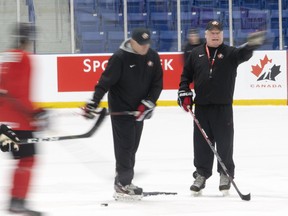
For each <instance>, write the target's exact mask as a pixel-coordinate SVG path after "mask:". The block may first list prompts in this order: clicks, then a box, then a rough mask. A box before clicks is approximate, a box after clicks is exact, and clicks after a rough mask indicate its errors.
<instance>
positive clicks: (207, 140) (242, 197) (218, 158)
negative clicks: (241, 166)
mask: <svg viewBox="0 0 288 216" xmlns="http://www.w3.org/2000/svg"><path fill="white" fill-rule="evenodd" d="M189 112H190V114H191V115H192V117H193V119H194V122H195V123H196V125H197V127H198V129H199V130H200V132H201V133H202V135H203V137H204V138H205V140H206V142H207V143H208V145H209V146H210V148H211V150H212V151H213V153H214V155H215V156H216V157H217V160H218V162H219V164H220V165H221V167H222V169H223V171H224V173H225V175H226V176H227V177H228V178H229V181H230V182H231V183H232V185H233V186H234V188H235V189H236V191H237V193H238V194H239V196H240V198H241V199H242V200H245V201H249V200H250V199H251V195H250V193H249V194H247V195H244V194H242V193H241V192H240V190H239V189H238V187H237V185H236V183H235V182H234V180H233V178H232V177H231V176H230V175H229V173H228V169H227V168H226V166H225V164H224V163H223V161H222V159H221V157H220V156H219V154H218V153H217V151H216V149H215V147H214V146H213V144H212V142H211V141H210V139H209V138H208V136H207V134H206V133H205V131H204V129H203V128H202V127H201V125H200V123H199V121H198V119H197V118H196V116H195V114H194V112H193V111H192V110H191V109H189Z"/></svg>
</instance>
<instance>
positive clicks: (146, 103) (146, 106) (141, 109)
mask: <svg viewBox="0 0 288 216" xmlns="http://www.w3.org/2000/svg"><path fill="white" fill-rule="evenodd" d="M154 108H155V104H154V103H153V102H152V101H150V100H141V104H140V105H139V106H138V108H137V111H138V114H137V115H136V121H143V120H145V119H150V118H151V117H152V112H153V110H154Z"/></svg>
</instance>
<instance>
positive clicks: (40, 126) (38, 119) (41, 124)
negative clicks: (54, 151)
mask: <svg viewBox="0 0 288 216" xmlns="http://www.w3.org/2000/svg"><path fill="white" fill-rule="evenodd" d="M32 115H33V118H34V122H33V124H34V125H35V126H36V127H37V130H44V129H46V128H48V126H49V113H48V111H47V110H46V109H43V108H38V109H35V110H34V111H33V114H32Z"/></svg>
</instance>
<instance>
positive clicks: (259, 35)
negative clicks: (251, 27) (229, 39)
mask: <svg viewBox="0 0 288 216" xmlns="http://www.w3.org/2000/svg"><path fill="white" fill-rule="evenodd" d="M265 35H266V31H258V32H253V33H251V34H249V35H248V38H247V43H248V45H249V46H260V45H262V44H263V43H264V40H265Z"/></svg>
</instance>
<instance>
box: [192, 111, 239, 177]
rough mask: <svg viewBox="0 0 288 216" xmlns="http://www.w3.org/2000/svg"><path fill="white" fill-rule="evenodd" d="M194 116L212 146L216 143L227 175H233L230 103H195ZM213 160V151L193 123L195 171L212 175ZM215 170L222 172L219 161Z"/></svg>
mask: <svg viewBox="0 0 288 216" xmlns="http://www.w3.org/2000/svg"><path fill="white" fill-rule="evenodd" d="M195 116H196V118H197V119H198V120H199V123H200V125H201V127H202V128H203V129H204V131H205V132H206V134H207V136H208V137H209V139H210V141H211V142H212V143H213V145H214V146H215V145H216V150H217V152H218V154H219V156H220V157H221V159H222V161H223V163H224V164H225V166H226V167H227V169H228V172H229V175H230V176H232V177H234V169H235V165H234V162H233V139H234V125H233V108H232V105H205V106H199V105H196V106H195ZM213 161H214V153H213V152H212V150H211V148H210V147H209V145H208V143H207V142H206V140H205V139H204V137H203V135H202V134H201V132H200V130H199V129H198V127H197V125H196V124H195V123H194V166H195V167H196V170H197V172H198V173H199V174H200V175H202V176H205V177H206V178H209V177H210V176H211V175H212V169H213ZM217 171H218V172H222V168H221V166H220V164H219V163H218V165H217Z"/></svg>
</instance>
